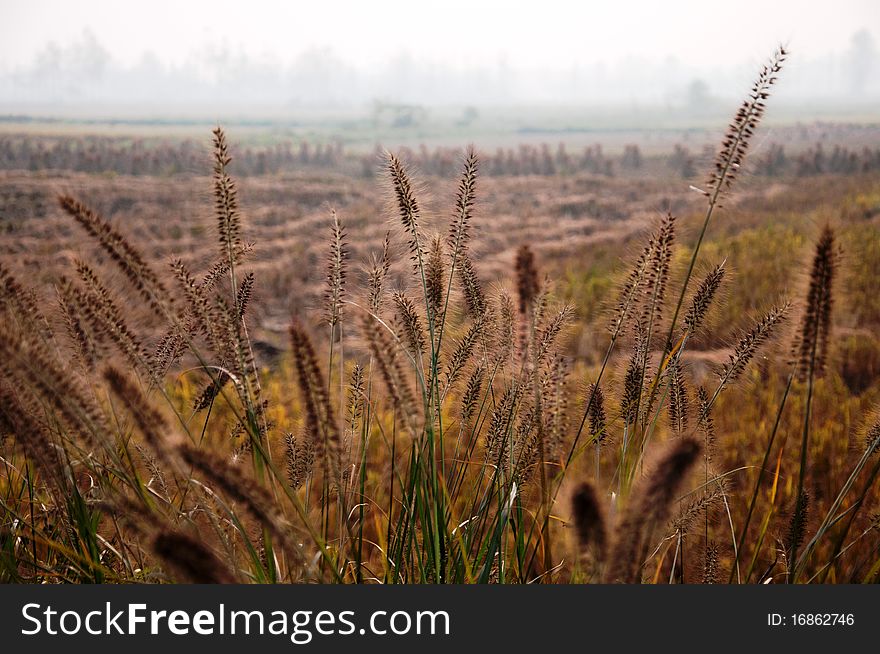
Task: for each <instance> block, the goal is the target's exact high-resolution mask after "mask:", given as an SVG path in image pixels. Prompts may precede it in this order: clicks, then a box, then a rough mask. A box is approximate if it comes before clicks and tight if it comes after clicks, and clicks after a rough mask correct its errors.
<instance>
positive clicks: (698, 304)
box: [684, 263, 725, 334]
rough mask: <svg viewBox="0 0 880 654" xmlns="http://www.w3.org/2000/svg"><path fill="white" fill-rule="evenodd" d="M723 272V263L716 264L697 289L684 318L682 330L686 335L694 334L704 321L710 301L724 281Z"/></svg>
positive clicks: (710, 304)
mask: <svg viewBox="0 0 880 654" xmlns="http://www.w3.org/2000/svg"><path fill="white" fill-rule="evenodd" d="M724 272H725V271H724V263H720V264H718V265H717V266H715V267H714V268H713V269H712V271H711V272H710V273H709V274H708V275H706V276H705V277H704V278H703V280H702V281H701V282H700V285H699V286H698V287H697V290H696V292H695V293H694V297H693V298H692V299H691V304H690V306H689V307H688V310H687V313H686V314H685V316H684V328H685V331H686V332H687V333H688V334H693V333H695V332H696V331H697V330H698V329H699V328H700V325H702V324H703V321H704V320H705V319H706V314H708V313H709V308H710V307H711V306H712V299H713V298H714V297H715V294H716V293H717V292H718V289H719V288H720V287H721V282H722V281H724Z"/></svg>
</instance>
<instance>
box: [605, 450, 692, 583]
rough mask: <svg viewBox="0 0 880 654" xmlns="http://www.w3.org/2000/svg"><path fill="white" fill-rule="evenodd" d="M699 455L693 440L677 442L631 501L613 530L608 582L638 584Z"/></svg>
mask: <svg viewBox="0 0 880 654" xmlns="http://www.w3.org/2000/svg"><path fill="white" fill-rule="evenodd" d="M699 455H700V444H699V443H698V442H697V441H696V440H694V439H693V438H690V437H683V438H680V439H677V440H676V441H674V442H673V443H672V445H671V446H670V447H669V448H668V449H667V450H666V452H665V454H664V455H663V456H662V457H661V458H660V460H659V461H658V463H657V466H656V468H655V470H654V472H653V473H652V474H651V475H650V476H649V477H648V478H647V479H646V480H645V482H644V483H643V484H642V487H641V488H640V489H638V490H637V493H636V494H634V495H633V496H632V497H631V498H630V501H629V504H628V505H627V507H626V510H625V511H624V513H623V515H622V517H621V520H620V522H619V523H618V526H617V530H616V538H615V546H614V548H613V550H612V553H611V564H610V569H609V579H610V580H611V581H613V582H616V583H637V582H638V581H639V578H640V576H641V569H642V565H643V564H644V561H645V558H646V556H647V555H648V549H649V547H650V545H651V542H652V538H653V535H654V532H655V531H656V529H657V527H659V526H660V525H661V524H663V523H665V522H666V520H668V518H669V514H670V512H671V509H672V503H673V501H674V500H675V498H676V497H678V495H679V491H680V489H681V487H682V485H683V484H684V482H685V477H686V475H687V473H688V472H689V471H690V470H691V468H692V467H693V465H694V464H695V463H696V461H697V458H698V457H699Z"/></svg>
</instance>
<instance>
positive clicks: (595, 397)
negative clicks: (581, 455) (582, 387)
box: [587, 383, 608, 443]
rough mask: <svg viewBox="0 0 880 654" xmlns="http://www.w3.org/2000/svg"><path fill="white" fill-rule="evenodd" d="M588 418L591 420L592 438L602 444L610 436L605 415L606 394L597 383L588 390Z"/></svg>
mask: <svg viewBox="0 0 880 654" xmlns="http://www.w3.org/2000/svg"><path fill="white" fill-rule="evenodd" d="M587 401H588V402H589V406H588V407H587V417H588V418H589V420H590V436H592V437H593V440H594V441H595V442H596V443H602V442H604V441H605V438H606V437H607V436H608V433H607V431H606V428H607V418H606V415H605V394H604V393H603V392H602V388H601V387H599V386H597V385H596V384H595V383H592V384H590V388H589V389H588V390H587Z"/></svg>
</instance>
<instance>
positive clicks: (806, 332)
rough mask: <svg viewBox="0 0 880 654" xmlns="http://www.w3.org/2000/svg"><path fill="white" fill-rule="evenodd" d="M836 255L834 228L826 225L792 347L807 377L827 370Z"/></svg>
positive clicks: (804, 377) (803, 373)
mask: <svg viewBox="0 0 880 654" xmlns="http://www.w3.org/2000/svg"><path fill="white" fill-rule="evenodd" d="M837 259H838V253H837V251H836V247H835V238H834V231H833V230H832V229H831V227H829V226H826V227H825V228H824V229H823V230H822V234H821V236H820V237H819V241H818V242H817V243H816V252H815V255H814V256H813V265H812V268H811V269H810V287H809V290H808V292H807V299H806V304H805V306H804V311H803V317H802V318H801V325H800V329H799V330H798V333H797V336H796V338H795V344H794V348H793V349H794V355H795V364H796V368H797V373H798V376H799V377H800V378H801V379H806V378H807V376H808V375H810V374H813V375H814V376H817V377H818V376H821V375H822V374H823V373H824V371H825V365H826V362H827V360H828V341H829V335H830V333H831V313H832V308H833V305H834V288H833V284H834V277H835V272H836V268H837Z"/></svg>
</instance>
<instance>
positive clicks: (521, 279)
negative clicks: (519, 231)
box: [515, 244, 540, 314]
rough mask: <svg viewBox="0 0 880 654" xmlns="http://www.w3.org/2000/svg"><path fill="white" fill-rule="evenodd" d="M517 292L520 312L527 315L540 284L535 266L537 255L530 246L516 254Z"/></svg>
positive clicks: (522, 248) (523, 246)
mask: <svg viewBox="0 0 880 654" xmlns="http://www.w3.org/2000/svg"><path fill="white" fill-rule="evenodd" d="M515 269H516V291H517V295H518V296H519V312H520V313H522V314H525V313H526V312H527V311H528V310H529V308H530V307H531V306H532V302H533V301H534V300H535V296H537V294H538V288H539V286H540V282H539V281H538V269H537V267H536V266H535V254H534V253H533V252H532V248H530V247H529V246H528V245H525V244H523V245H521V246H520V247H519V250H517V252H516V265H515Z"/></svg>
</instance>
